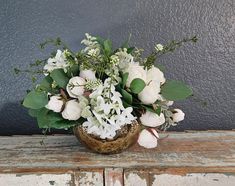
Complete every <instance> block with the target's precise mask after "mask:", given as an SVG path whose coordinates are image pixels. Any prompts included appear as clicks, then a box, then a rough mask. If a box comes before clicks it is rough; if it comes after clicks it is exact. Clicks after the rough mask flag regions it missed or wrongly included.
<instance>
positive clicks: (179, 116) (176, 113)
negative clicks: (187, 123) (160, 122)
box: [172, 109, 185, 123]
mask: <svg viewBox="0 0 235 186" xmlns="http://www.w3.org/2000/svg"><path fill="white" fill-rule="evenodd" d="M184 116H185V114H184V113H183V111H182V110H180V109H174V110H173V116H172V119H173V121H174V122H176V123H177V122H180V121H183V120H184Z"/></svg>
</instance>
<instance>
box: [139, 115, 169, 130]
mask: <svg viewBox="0 0 235 186" xmlns="http://www.w3.org/2000/svg"><path fill="white" fill-rule="evenodd" d="M140 121H141V123H142V125H144V126H147V127H158V126H160V125H162V124H164V123H165V117H164V114H163V113H161V114H160V116H159V115H158V114H156V113H153V112H150V111H146V112H145V113H144V114H142V116H141V117H140Z"/></svg>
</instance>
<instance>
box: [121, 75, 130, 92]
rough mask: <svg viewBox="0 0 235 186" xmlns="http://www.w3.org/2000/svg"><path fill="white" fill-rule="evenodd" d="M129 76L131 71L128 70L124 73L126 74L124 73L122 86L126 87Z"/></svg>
mask: <svg viewBox="0 0 235 186" xmlns="http://www.w3.org/2000/svg"><path fill="white" fill-rule="evenodd" d="M128 76H129V73H128V72H126V73H124V74H123V75H122V88H124V87H125V85H126V82H127V78H128Z"/></svg>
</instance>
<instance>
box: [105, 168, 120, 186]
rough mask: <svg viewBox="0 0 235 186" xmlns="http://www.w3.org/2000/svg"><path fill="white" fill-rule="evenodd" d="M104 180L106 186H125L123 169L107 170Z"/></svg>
mask: <svg viewBox="0 0 235 186" xmlns="http://www.w3.org/2000/svg"><path fill="white" fill-rule="evenodd" d="M104 178H105V186H123V169H121V168H106V169H105V176H104Z"/></svg>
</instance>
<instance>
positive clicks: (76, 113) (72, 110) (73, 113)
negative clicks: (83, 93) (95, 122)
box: [62, 100, 82, 120]
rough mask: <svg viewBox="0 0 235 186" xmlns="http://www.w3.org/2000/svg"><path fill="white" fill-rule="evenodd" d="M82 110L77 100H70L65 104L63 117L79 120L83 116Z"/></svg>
mask: <svg viewBox="0 0 235 186" xmlns="http://www.w3.org/2000/svg"><path fill="white" fill-rule="evenodd" d="M81 111H82V109H81V107H80V105H79V103H78V102H77V100H70V101H68V102H66V104H65V108H64V110H63V112H62V117H63V118H64V119H67V120H78V119H79V118H80V117H81Z"/></svg>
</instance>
